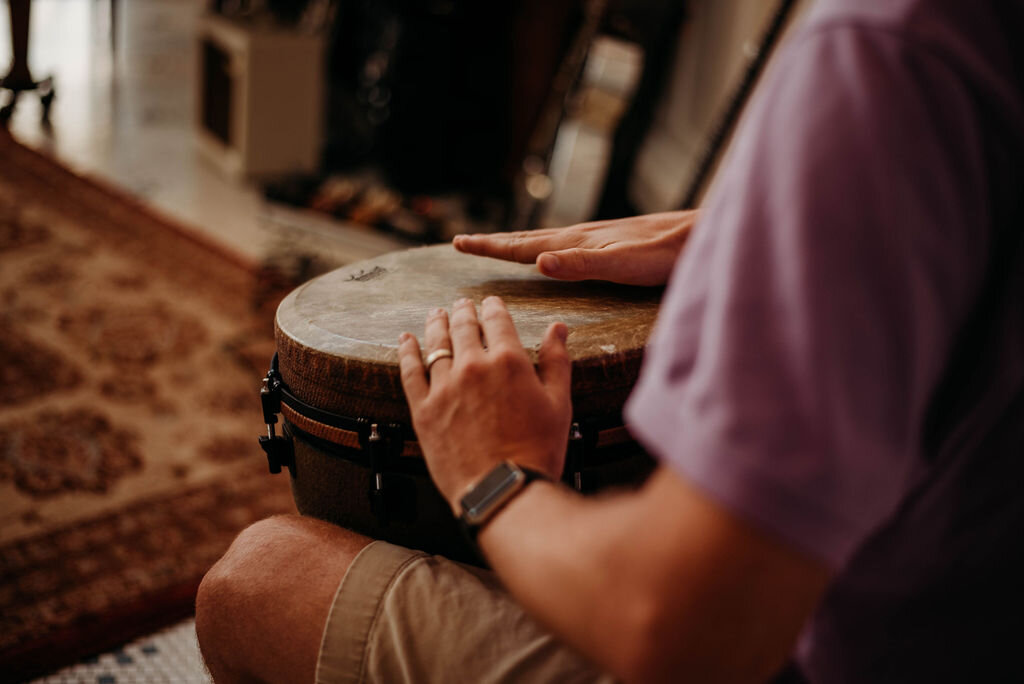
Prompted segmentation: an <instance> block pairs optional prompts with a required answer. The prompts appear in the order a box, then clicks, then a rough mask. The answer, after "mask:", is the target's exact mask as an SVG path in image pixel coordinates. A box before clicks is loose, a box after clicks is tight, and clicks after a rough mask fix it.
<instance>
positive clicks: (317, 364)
mask: <svg viewBox="0 0 1024 684" xmlns="http://www.w3.org/2000/svg"><path fill="white" fill-rule="evenodd" d="M489 295H499V296H501V297H502V299H503V300H504V301H505V304H506V305H507V307H508V309H509V312H510V313H511V315H512V318H513V321H514V322H515V326H516V330H517V331H518V333H519V337H520V339H521V340H522V342H523V346H524V347H525V348H526V350H527V352H528V353H529V355H530V357H531V359H532V360H533V361H534V363H536V360H537V350H538V348H539V346H540V342H541V339H542V338H543V335H544V332H545V331H546V330H547V327H548V326H549V325H550V324H551V323H552V322H554V321H558V320H560V321H563V322H565V323H566V325H567V326H568V328H569V337H568V348H569V355H570V358H571V360H572V403H573V425H572V431H571V433H570V442H569V454H568V456H567V464H566V472H565V476H564V479H565V481H566V482H567V483H568V484H570V485H571V486H575V487H577V488H578V489H580V490H582V491H584V492H589V491H595V490H599V489H602V488H605V487H608V486H622V485H631V484H635V483H638V482H640V481H642V479H643V478H644V477H646V475H647V474H648V473H649V472H650V469H651V466H652V462H651V460H650V458H649V457H648V456H647V455H646V454H645V453H644V452H643V451H642V450H641V449H640V448H639V447H638V446H637V445H636V444H635V443H634V442H633V441H632V440H631V438H630V437H629V435H628V433H627V432H626V430H625V428H624V427H623V424H622V417H621V411H622V405H623V403H624V402H625V400H626V397H627V396H628V395H629V392H630V390H631V389H632V387H633V384H634V383H635V382H636V378H637V374H638V372H639V367H640V360H641V356H642V353H643V347H644V344H645V343H646V341H647V337H648V335H649V333H650V329H651V326H652V325H653V322H654V318H655V314H656V311H657V306H658V301H659V298H660V296H661V290H660V289H653V288H636V287H626V286H618V285H611V284H606V283H596V282H587V283H566V282H561V281H556V280H552V279H549V278H546V277H545V276H542V275H540V274H539V273H537V271H536V269H535V267H534V266H533V265H528V264H527V265H524V264H515V263H508V262H504V261H498V260H494V259H486V258H481V257H474V256H468V255H464V254H460V253H458V252H456V251H455V250H454V249H453V248H452V247H451V246H449V245H441V246H435V247H424V248H419V249H413V250H408V251H405V252H396V253H392V254H387V255H384V256H382V257H378V258H376V259H372V260H369V261H364V262H360V263H357V264H353V265H350V266H346V267H344V268H340V269H338V270H336V271H332V272H331V273H327V274H325V275H323V276H320V277H319V278H316V279H314V280H312V281H310V282H308V283H306V284H304V285H302V286H301V287H299V288H298V289H296V290H295V291H293V292H292V293H291V294H290V295H288V297H286V298H285V299H284V301H283V302H282V303H281V305H280V307H279V308H278V311H277V317H276V321H275V329H276V337H277V351H278V353H277V356H275V360H274V364H273V366H272V368H271V371H270V373H269V374H268V376H267V378H266V380H265V383H264V389H263V392H262V398H263V409H264V418H265V420H266V421H267V423H268V436H267V437H263V438H262V439H261V440H260V441H261V444H262V445H263V447H264V449H265V450H266V451H267V456H268V460H269V461H270V467H271V471H272V472H277V471H279V470H280V468H281V467H282V466H286V467H288V468H289V470H290V473H291V484H292V492H293V494H294V496H295V502H296V504H297V506H298V509H299V511H300V512H301V513H303V514H304V515H312V516H315V517H318V518H322V519H324V520H329V521H331V522H333V523H336V524H338V525H342V526H344V527H347V528H349V529H352V530H355V531H357V532H361V533H363V534H366V535H368V536H371V537H374V538H378V539H386V540H388V541H391V542H394V543H397V544H402V545H405V546H410V547H413V548H421V549H424V550H426V551H430V552H433V553H442V554H445V555H447V556H449V557H452V558H456V559H460V560H471V559H472V551H471V550H470V548H469V546H468V545H467V544H466V543H465V542H464V541H463V540H462V538H461V536H460V533H459V528H458V525H457V524H456V522H455V520H454V518H453V517H452V514H451V510H450V508H449V507H448V505H447V503H445V501H444V500H443V498H442V497H441V496H440V494H439V493H438V492H437V491H436V489H435V488H434V486H433V484H432V483H431V481H430V479H429V477H428V476H427V471H426V465H425V462H424V461H423V458H422V454H421V453H420V450H419V447H418V445H417V443H416V436H415V433H414V432H413V430H412V427H411V425H412V424H411V420H410V417H409V407H408V405H407V403H406V400H405V395H404V393H403V391H402V385H401V380H400V377H399V370H398V336H399V334H400V333H402V332H404V331H409V332H413V333H415V334H417V335H419V336H420V338H421V339H422V333H423V327H424V323H425V321H426V318H427V314H428V312H429V311H430V310H432V309H434V308H436V307H439V306H441V307H448V306H450V305H451V303H452V302H454V301H455V300H456V299H459V298H461V297H467V298H469V299H472V300H474V301H475V302H476V303H477V304H478V305H479V303H480V302H481V301H482V300H483V298H484V297H487V296H489ZM278 413H280V414H281V415H282V416H283V418H284V422H285V427H284V430H283V431H284V435H283V436H282V435H278V434H276V431H275V424H276V422H277V414H278Z"/></svg>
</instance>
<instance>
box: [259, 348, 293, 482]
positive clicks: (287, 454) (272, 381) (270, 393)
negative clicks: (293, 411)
mask: <svg viewBox="0 0 1024 684" xmlns="http://www.w3.org/2000/svg"><path fill="white" fill-rule="evenodd" d="M276 361H277V357H276V356H275V357H274V363H273V364H272V365H271V367H270V370H269V371H267V375H266V377H265V378H263V387H261V388H260V404H261V405H262V408H263V422H264V423H266V424H267V434H266V435H263V436H261V437H260V440H259V441H260V448H261V449H263V451H264V453H266V455H267V466H268V467H269V468H270V472H271V473H273V474H277V473H280V472H281V468H282V467H286V468H289V469H291V468H294V466H295V446H294V444H292V439H291V437H290V436H289V435H288V434H287V433H285V434H282V435H278V434H277V430H276V428H275V426H276V425H277V420H278V419H277V414H279V413H280V412H281V376H280V374H278V372H277V363H276Z"/></svg>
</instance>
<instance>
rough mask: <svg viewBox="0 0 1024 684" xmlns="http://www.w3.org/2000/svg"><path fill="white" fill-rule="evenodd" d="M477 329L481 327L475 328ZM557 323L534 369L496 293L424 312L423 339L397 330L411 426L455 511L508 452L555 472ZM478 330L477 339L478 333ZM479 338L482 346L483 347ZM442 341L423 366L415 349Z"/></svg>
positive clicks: (564, 361) (560, 377) (561, 342)
mask: <svg viewBox="0 0 1024 684" xmlns="http://www.w3.org/2000/svg"><path fill="white" fill-rule="evenodd" d="M481 334H482V335H481ZM567 334H568V330H567V329H566V327H565V324H563V323H553V324H552V325H551V326H550V327H549V328H548V330H547V333H546V334H545V336H544V339H543V341H542V342H541V346H540V350H539V353H538V367H537V370H536V371H535V370H534V368H533V364H532V363H531V362H530V358H529V357H528V356H527V354H526V351H525V350H524V349H523V345H522V343H521V342H520V340H519V335H518V334H517V333H516V329H515V327H514V325H513V323H512V318H511V316H509V313H508V310H507V309H506V308H505V305H504V303H503V302H502V301H501V299H499V298H498V297H488V298H487V299H485V300H484V301H483V303H482V305H481V307H480V316H479V317H477V312H476V307H475V306H474V304H473V302H472V301H471V300H468V299H462V300H459V301H457V302H456V303H455V304H454V305H453V306H452V314H451V320H450V323H449V317H448V314H447V312H445V310H444V309H436V310H434V311H433V312H432V313H431V314H430V316H429V317H428V318H427V322H426V328H425V339H424V348H423V349H422V351H421V349H420V344H419V342H418V341H417V340H416V338H415V337H414V336H413V335H411V334H409V333H403V334H402V336H401V338H400V340H399V347H398V356H399V365H400V370H401V377H402V386H403V387H404V389H405V394H406V397H407V398H408V400H409V409H410V411H411V413H412V422H413V427H414V428H415V430H416V435H417V437H418V439H419V444H420V448H421V449H422V450H423V456H424V458H425V459H426V462H427V467H428V468H429V469H430V475H431V477H432V478H433V479H434V483H435V484H436V485H437V488H438V489H439V490H440V492H441V494H443V495H444V497H445V499H447V501H448V502H449V503H450V504H451V505H452V509H453V510H455V511H456V512H458V510H459V509H458V500H459V499H460V498H461V496H462V495H463V494H464V493H465V491H466V489H467V488H468V487H469V486H470V485H472V484H473V483H475V482H476V481H478V480H479V479H480V478H481V477H482V476H483V475H484V474H486V473H487V472H488V471H490V470H491V469H492V468H493V467H494V466H495V465H497V464H498V463H500V462H501V461H504V460H512V461H514V462H516V463H517V464H519V465H521V466H527V467H530V468H533V469H535V470H538V471H540V472H543V473H545V474H547V475H548V476H550V477H551V478H552V479H558V477H559V475H561V473H562V469H563V466H564V464H565V463H564V462H565V451H566V445H567V443H568V438H569V421H570V417H571V415H572V402H571V396H570V386H569V378H570V362H569V353H568V351H567V349H566V345H565V339H566V335H567ZM481 337H482V338H483V339H481ZM484 342H486V348H485V347H484ZM438 349H450V350H452V352H453V354H452V356H451V357H450V358H441V359H439V360H438V361H436V362H434V364H433V365H432V366H431V368H430V374H429V376H428V375H427V372H426V369H425V367H424V363H423V356H425V355H428V354H430V353H431V352H434V351H436V350H438Z"/></svg>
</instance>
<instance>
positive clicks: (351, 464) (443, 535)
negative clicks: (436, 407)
mask: <svg viewBox="0 0 1024 684" xmlns="http://www.w3.org/2000/svg"><path fill="white" fill-rule="evenodd" d="M286 424H287V425H288V426H289V431H290V432H291V433H292V435H293V444H294V451H295V457H294V464H293V466H292V467H291V469H290V473H291V477H290V481H291V487H292V496H293V497H294V499H295V505H296V507H297V508H298V510H299V513H301V514H302V515H309V516H312V517H314V518H319V519H321V520H326V521H328V522H331V523H334V524H335V525H340V526H341V527H344V528H346V529H349V530H352V531H353V532H358V533H359V534H363V535H366V536H368V537H371V538H373V539H382V540H384V541H388V542H391V543H393V544H399V545H401V546H406V547H408V548H414V549H420V550H422V551H426V552H428V553H435V554H440V555H443V556H446V557H448V558H452V559H454V560H459V561H463V562H467V563H479V562H480V559H479V557H478V556H477V555H476V553H475V551H474V550H473V548H472V546H471V545H470V544H469V542H468V541H467V540H466V539H465V537H464V535H463V533H462V531H461V529H460V527H459V524H458V522H457V521H456V519H455V517H454V516H453V515H452V510H451V507H450V506H449V505H448V503H447V502H446V501H445V500H444V497H442V496H441V494H440V492H438V491H437V488H436V487H435V486H434V484H433V482H432V481H431V480H430V478H429V477H428V476H427V475H426V473H425V472H424V473H423V474H417V473H416V472H415V470H416V468H415V467H405V468H400V469H390V470H387V471H385V472H384V473H382V475H381V477H382V482H383V485H384V491H385V492H387V494H386V495H385V496H386V497H387V501H388V506H387V508H388V512H387V519H386V521H384V520H382V519H381V518H380V517H378V515H377V514H376V513H375V512H374V510H373V506H372V504H371V496H370V492H371V491H372V490H373V488H374V484H375V483H374V480H375V474H374V473H373V471H372V470H371V469H370V468H368V467H366V466H365V465H362V464H360V463H358V462H357V461H356V460H354V459H349V458H345V457H343V456H341V455H339V454H337V453H328V451H326V450H324V449H322V448H319V447H318V446H317V445H316V444H313V443H312V442H311V441H309V440H307V439H305V438H304V437H303V436H301V435H300V434H297V432H298V431H296V430H295V428H294V426H292V425H291V424H289V423H287V422H286ZM332 450H333V449H332ZM401 458H403V459H410V458H415V457H409V456H405V457H401ZM408 465H413V464H408ZM416 465H418V464H416ZM653 467H654V461H653V459H651V457H650V456H648V455H647V454H646V453H645V452H644V451H643V449H642V448H641V447H640V446H639V445H637V444H636V443H635V442H633V441H624V442H621V443H618V444H615V445H613V446H608V447H603V448H601V449H598V450H596V452H595V459H594V463H593V464H592V465H589V466H586V467H585V468H584V470H583V472H582V482H583V485H584V493H592V492H596V491H607V490H609V489H611V488H627V487H634V486H637V485H639V484H640V483H642V482H643V481H644V479H646V477H647V475H648V474H649V473H650V472H651V470H652V469H653ZM573 479H574V478H573V473H566V477H565V480H566V484H567V485H568V486H571V485H572V484H573V482H572V480H573Z"/></svg>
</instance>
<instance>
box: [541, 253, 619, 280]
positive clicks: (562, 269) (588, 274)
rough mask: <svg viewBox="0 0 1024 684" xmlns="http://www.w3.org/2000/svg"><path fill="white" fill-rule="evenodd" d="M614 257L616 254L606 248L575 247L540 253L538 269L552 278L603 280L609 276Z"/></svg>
mask: <svg viewBox="0 0 1024 684" xmlns="http://www.w3.org/2000/svg"><path fill="white" fill-rule="evenodd" d="M614 259H615V256H614V254H612V253H610V252H607V251H604V250H600V249H584V248H581V247H573V248H572V249H563V250H559V251H557V252H544V253H543V254H541V255H539V256H538V257H537V269H538V270H539V271H540V272H541V273H543V274H544V275H546V276H548V277H550V278H558V279H560V280H589V279H592V278H595V279H601V280H603V279H606V278H607V276H608V272H609V266H612V265H613V264H614Z"/></svg>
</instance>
